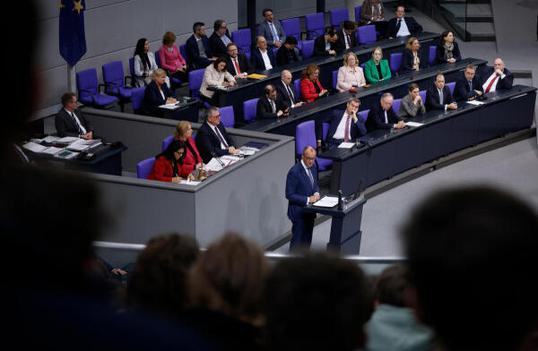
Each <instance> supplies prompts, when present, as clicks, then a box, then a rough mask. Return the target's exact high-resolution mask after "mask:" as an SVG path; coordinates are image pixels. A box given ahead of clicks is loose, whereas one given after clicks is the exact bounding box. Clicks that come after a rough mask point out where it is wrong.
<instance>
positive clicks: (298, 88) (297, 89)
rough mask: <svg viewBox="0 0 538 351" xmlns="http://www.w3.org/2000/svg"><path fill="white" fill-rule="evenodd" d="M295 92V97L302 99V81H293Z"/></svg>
mask: <svg viewBox="0 0 538 351" xmlns="http://www.w3.org/2000/svg"><path fill="white" fill-rule="evenodd" d="M293 90H295V96H297V97H298V98H299V99H300V98H301V79H295V80H294V81H293Z"/></svg>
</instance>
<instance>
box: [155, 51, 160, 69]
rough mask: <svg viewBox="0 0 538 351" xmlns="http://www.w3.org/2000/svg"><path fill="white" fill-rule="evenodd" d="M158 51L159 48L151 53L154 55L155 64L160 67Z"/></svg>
mask: <svg viewBox="0 0 538 351" xmlns="http://www.w3.org/2000/svg"><path fill="white" fill-rule="evenodd" d="M159 51H160V49H159V50H157V51H155V52H154V53H153V54H154V56H155V63H156V64H157V67H161V56H160V55H159Z"/></svg>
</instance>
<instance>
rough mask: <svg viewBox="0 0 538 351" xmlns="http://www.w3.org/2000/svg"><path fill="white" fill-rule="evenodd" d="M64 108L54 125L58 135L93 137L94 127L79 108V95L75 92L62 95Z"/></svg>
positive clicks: (87, 138) (59, 112) (58, 114)
mask: <svg viewBox="0 0 538 351" xmlns="http://www.w3.org/2000/svg"><path fill="white" fill-rule="evenodd" d="M62 106H63V107H62V109H61V110H60V111H58V113H57V114H56V118H55V119H54V125H55V127H56V132H57V133H58V136H60V137H64V136H75V137H79V138H82V139H86V140H91V139H93V129H92V127H91V125H90V123H89V122H88V121H86V118H84V116H83V115H82V112H81V111H79V110H78V101H77V96H76V95H75V94H74V93H65V94H63V95H62Z"/></svg>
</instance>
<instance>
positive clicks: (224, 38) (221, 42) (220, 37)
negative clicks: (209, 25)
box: [209, 19, 232, 57]
mask: <svg viewBox="0 0 538 351" xmlns="http://www.w3.org/2000/svg"><path fill="white" fill-rule="evenodd" d="M231 42H232V39H230V32H229V31H228V26H227V24H226V22H225V21H224V20H221V19H219V20H216V21H215V23H214V25H213V34H211V36H210V37H209V49H210V50H211V53H212V54H213V55H214V56H216V57H221V56H225V55H226V46H227V45H228V44H230V43H231Z"/></svg>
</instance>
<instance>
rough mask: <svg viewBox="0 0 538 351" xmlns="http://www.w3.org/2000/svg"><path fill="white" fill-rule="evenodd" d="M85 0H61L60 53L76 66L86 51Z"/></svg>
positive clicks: (71, 64)
mask: <svg viewBox="0 0 538 351" xmlns="http://www.w3.org/2000/svg"><path fill="white" fill-rule="evenodd" d="M85 9H86V2H85V0H60V28H59V33H60V55H62V57H63V58H64V60H65V61H66V62H67V63H68V64H69V65H70V66H74V65H75V64H76V63H77V62H78V60H80V58H81V57H82V56H84V54H85V53H86V35H85V33H84V11H85Z"/></svg>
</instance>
